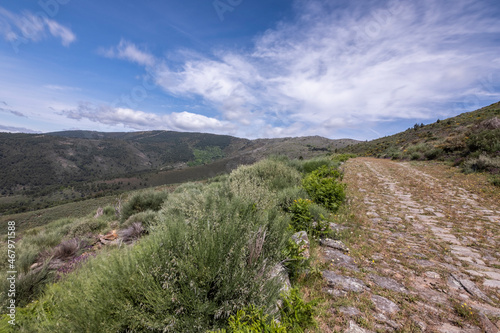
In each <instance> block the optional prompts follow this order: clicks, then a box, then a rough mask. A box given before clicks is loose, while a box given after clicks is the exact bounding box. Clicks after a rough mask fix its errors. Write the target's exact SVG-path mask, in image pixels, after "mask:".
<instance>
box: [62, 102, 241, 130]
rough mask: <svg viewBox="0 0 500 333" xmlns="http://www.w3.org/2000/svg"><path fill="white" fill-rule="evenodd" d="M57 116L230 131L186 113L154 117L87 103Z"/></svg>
mask: <svg viewBox="0 0 500 333" xmlns="http://www.w3.org/2000/svg"><path fill="white" fill-rule="evenodd" d="M61 114H62V115H64V116H66V117H68V118H70V119H76V120H81V119H88V120H90V121H93V122H97V123H101V124H105V125H110V126H118V125H122V126H125V127H128V128H131V129H135V130H153V129H161V130H172V131H189V132H199V131H202V132H213V133H220V132H227V131H230V130H231V128H232V126H231V125H230V124H229V123H228V122H224V121H220V120H217V119H215V118H210V117H206V116H203V115H200V114H195V113H190V112H186V111H183V112H173V113H170V114H167V115H157V114H154V113H148V112H144V111H138V110H132V109H128V108H112V107H108V106H96V105H93V104H91V103H80V104H79V105H78V107H77V108H76V109H72V110H64V111H62V112H61Z"/></svg>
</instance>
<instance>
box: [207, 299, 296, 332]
mask: <svg viewBox="0 0 500 333" xmlns="http://www.w3.org/2000/svg"><path fill="white" fill-rule="evenodd" d="M228 324H229V329H227V330H225V329H222V330H218V331H212V332H211V333H226V332H229V333H287V330H286V327H285V326H283V325H281V324H280V323H279V322H277V321H275V320H274V319H273V318H272V317H270V316H269V315H267V314H264V309H262V308H257V307H256V306H255V305H253V304H251V305H249V306H247V307H246V308H244V309H241V310H238V312H237V313H236V315H235V316H231V317H229V320H228ZM209 333H210V332H209Z"/></svg>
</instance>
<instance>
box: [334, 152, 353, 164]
mask: <svg viewBox="0 0 500 333" xmlns="http://www.w3.org/2000/svg"><path fill="white" fill-rule="evenodd" d="M355 157H357V155H356V154H349V153H344V154H335V155H333V160H334V161H339V162H345V161H347V160H348V159H350V158H355Z"/></svg>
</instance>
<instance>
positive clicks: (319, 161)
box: [301, 157, 334, 173]
mask: <svg viewBox="0 0 500 333" xmlns="http://www.w3.org/2000/svg"><path fill="white" fill-rule="evenodd" d="M333 164H334V163H333V161H332V160H331V159H330V158H327V157H323V158H315V159H311V160H305V161H303V162H302V170H301V171H302V172H303V173H311V172H313V171H314V170H317V169H319V168H321V167H323V166H326V167H330V166H332V165H333Z"/></svg>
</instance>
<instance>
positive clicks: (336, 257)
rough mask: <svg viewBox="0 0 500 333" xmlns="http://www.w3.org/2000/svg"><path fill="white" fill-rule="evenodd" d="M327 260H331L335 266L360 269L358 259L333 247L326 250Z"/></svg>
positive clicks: (325, 256)
mask: <svg viewBox="0 0 500 333" xmlns="http://www.w3.org/2000/svg"><path fill="white" fill-rule="evenodd" d="M323 257H324V258H325V260H326V261H328V262H330V264H331V265H333V266H342V267H345V268H349V269H352V270H355V271H358V270H359V269H358V265H356V261H355V260H354V258H352V257H350V256H348V255H345V254H343V253H342V252H341V251H339V250H334V249H331V248H326V249H325V250H324V256H323Z"/></svg>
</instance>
